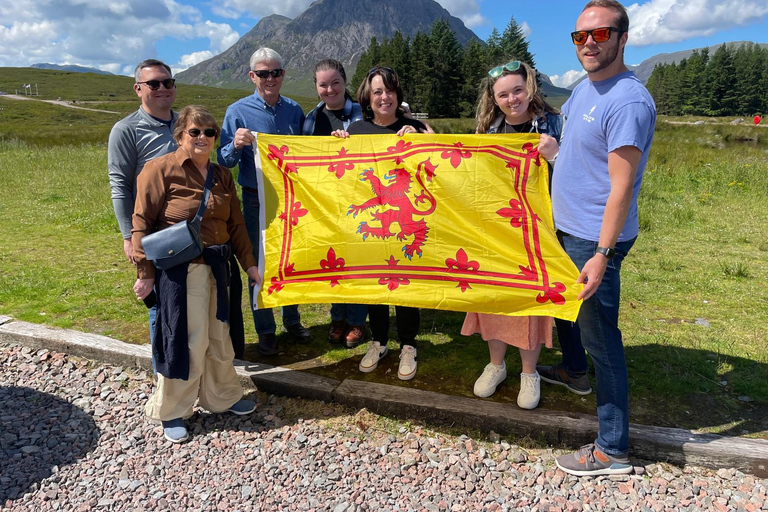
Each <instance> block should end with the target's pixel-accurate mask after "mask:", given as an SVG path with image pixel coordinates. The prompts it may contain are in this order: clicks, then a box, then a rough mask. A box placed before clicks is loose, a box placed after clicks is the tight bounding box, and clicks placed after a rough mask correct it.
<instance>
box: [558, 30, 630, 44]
mask: <svg viewBox="0 0 768 512" xmlns="http://www.w3.org/2000/svg"><path fill="white" fill-rule="evenodd" d="M611 31H614V32H616V33H617V34H622V33H624V31H623V30H619V29H618V28H616V27H600V28H593V29H592V30H577V31H576V32H571V39H572V40H573V44H576V45H582V44H586V43H587V38H589V36H592V40H593V41H594V42H596V43H604V42H606V41H607V40H609V39H610V38H611Z"/></svg>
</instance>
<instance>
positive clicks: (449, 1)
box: [437, 0, 490, 29]
mask: <svg viewBox="0 0 768 512" xmlns="http://www.w3.org/2000/svg"><path fill="white" fill-rule="evenodd" d="M437 2H438V3H439V4H440V5H442V6H443V8H444V9H445V10H447V11H448V12H449V13H451V15H452V16H456V17H457V18H460V19H461V21H463V22H464V24H465V25H466V26H467V27H468V28H470V29H471V28H476V27H480V26H482V25H486V24H488V23H490V22H489V21H488V19H487V18H486V17H485V16H483V15H482V14H480V4H479V3H478V1H477V0H437Z"/></svg>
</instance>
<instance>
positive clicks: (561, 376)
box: [536, 364, 592, 395]
mask: <svg viewBox="0 0 768 512" xmlns="http://www.w3.org/2000/svg"><path fill="white" fill-rule="evenodd" d="M536 371H537V372H539V377H541V380H543V381H544V382H549V383H550V384H557V385H558V386H565V387H566V388H568V390H569V391H571V392H573V393H576V394H577V395H588V394H590V393H591V392H592V387H591V386H590V385H589V377H587V374H586V373H585V374H582V375H579V376H578V377H573V376H571V375H568V372H567V371H565V367H564V366H563V365H562V364H556V365H553V366H536Z"/></svg>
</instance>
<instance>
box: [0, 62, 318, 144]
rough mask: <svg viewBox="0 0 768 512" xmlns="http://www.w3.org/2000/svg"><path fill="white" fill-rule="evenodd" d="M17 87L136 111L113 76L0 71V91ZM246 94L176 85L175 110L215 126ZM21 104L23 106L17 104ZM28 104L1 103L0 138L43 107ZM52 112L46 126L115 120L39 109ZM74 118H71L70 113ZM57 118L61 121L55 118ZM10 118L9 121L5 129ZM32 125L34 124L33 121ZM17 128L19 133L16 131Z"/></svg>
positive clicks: (126, 83) (123, 79) (126, 88)
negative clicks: (205, 114) (200, 109)
mask: <svg viewBox="0 0 768 512" xmlns="http://www.w3.org/2000/svg"><path fill="white" fill-rule="evenodd" d="M23 84H32V85H33V91H34V85H35V84H37V90H38V91H39V93H40V95H39V96H32V97H31V98H32V99H35V100H56V99H61V100H63V101H67V102H74V103H73V104H74V105H77V106H80V107H86V108H93V109H99V110H109V111H113V112H117V113H119V114H120V115H122V116H125V115H127V114H128V113H130V112H132V111H133V110H135V109H137V108H138V106H139V99H138V98H137V97H136V93H134V92H133V78H131V77H127V76H118V75H98V74H95V73H73V72H65V71H54V70H47V69H33V68H2V67H0V91H2V92H4V93H7V94H15V93H16V90H19V91H21V90H22V85H23ZM249 93H250V92H249V91H248V90H244V89H219V88H216V87H206V86H202V85H187V84H181V83H178V84H177V93H176V104H175V106H174V107H175V108H176V109H179V108H181V107H183V106H185V105H190V104H200V105H204V106H205V107H207V108H208V109H209V110H210V111H211V112H212V113H213V114H214V115H215V116H216V118H217V119H219V120H220V121H221V120H222V119H223V118H224V112H225V111H226V108H227V106H228V105H230V104H231V103H233V102H235V101H237V100H239V99H240V98H243V97H244V96H247V95H248V94H249ZM0 97H1V96H0ZM293 99H295V100H296V101H298V102H299V104H300V105H301V106H302V108H304V109H305V110H307V109H309V108H311V107H314V106H315V105H316V103H317V102H316V100H315V99H314V98H304V97H293ZM22 103H25V105H21V104H22ZM26 103H29V102H22V101H12V100H6V101H4V102H3V103H2V104H0V106H2V107H3V109H4V110H3V111H2V112H1V113H0V138H3V137H5V138H7V136H8V135H7V132H6V128H12V127H13V126H12V125H14V124H17V123H18V121H19V120H21V119H23V117H20V116H23V114H33V113H35V112H38V109H40V108H43V105H35V106H32V105H26ZM48 107H51V110H50V112H55V114H53V116H54V117H55V118H56V119H52V120H51V122H54V121H56V122H62V121H67V122H74V123H78V124H79V123H82V124H84V125H85V124H89V123H96V124H102V123H106V124H109V125H110V126H111V125H112V124H114V123H115V121H116V120H117V119H119V118H120V116H115V115H114V114H103V113H97V112H88V111H83V110H75V109H66V108H64V107H60V106H56V107H55V108H54V107H52V106H51V105H45V109H46V111H48V110H49V108H48ZM56 109H61V110H71V112H58V110H56ZM75 113H77V114H75ZM62 117H63V119H61V118H62ZM11 118H13V119H14V120H15V121H14V122H12V123H10V124H9V121H10V120H11ZM37 121H38V120H37V119H36V122H37ZM17 128H19V127H18V126H17Z"/></svg>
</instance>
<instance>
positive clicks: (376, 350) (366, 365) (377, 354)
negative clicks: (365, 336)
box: [358, 341, 389, 373]
mask: <svg viewBox="0 0 768 512" xmlns="http://www.w3.org/2000/svg"><path fill="white" fill-rule="evenodd" d="M388 353H389V348H388V347H387V345H386V344H385V345H384V346H383V347H382V346H381V343H379V342H378V341H372V342H371V344H370V345H368V352H366V353H365V355H364V356H363V359H362V361H360V366H359V367H358V368H360V371H361V372H363V373H368V372H372V371H373V370H375V369H376V367H377V366H378V365H379V361H381V359H382V358H383V357H384V356H386V355H387V354H388Z"/></svg>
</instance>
